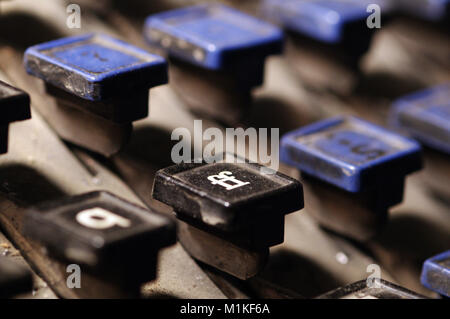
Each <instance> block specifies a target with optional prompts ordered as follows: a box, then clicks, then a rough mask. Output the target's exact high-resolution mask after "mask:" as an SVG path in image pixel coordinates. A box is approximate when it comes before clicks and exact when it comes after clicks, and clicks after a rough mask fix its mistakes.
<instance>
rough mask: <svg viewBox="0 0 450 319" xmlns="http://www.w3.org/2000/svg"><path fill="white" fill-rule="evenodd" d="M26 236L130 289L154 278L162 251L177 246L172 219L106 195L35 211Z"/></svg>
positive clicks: (76, 198) (28, 217)
mask: <svg viewBox="0 0 450 319" xmlns="http://www.w3.org/2000/svg"><path fill="white" fill-rule="evenodd" d="M25 234H26V235H27V236H29V237H31V238H33V239H36V240H38V241H40V242H42V243H43V244H44V245H45V246H46V247H47V249H48V251H49V253H51V254H52V255H54V256H56V257H57V258H60V259H63V260H66V261H69V262H72V263H76V264H79V265H80V267H81V269H82V270H83V269H87V270H88V271H89V272H91V273H93V274H94V275H98V276H102V277H104V278H107V279H109V280H112V281H114V282H118V283H119V284H122V285H125V286H130V285H131V286H134V285H137V284H140V283H143V282H146V281H150V280H152V279H154V278H155V275H156V257H157V253H158V251H159V250H160V249H162V248H163V247H166V246H169V245H172V244H174V243H175V228H174V224H173V222H171V221H170V220H169V219H168V218H167V217H164V216H162V215H160V214H157V213H154V212H152V211H149V210H147V209H145V208H142V207H139V206H135V205H133V204H131V203H129V202H127V201H125V200H123V199H121V198H119V197H116V196H114V195H113V194H111V193H108V192H103V191H100V192H92V193H87V194H83V195H78V196H74V197H71V198H66V199H62V200H59V201H55V202H49V203H44V204H42V205H41V206H38V207H36V208H34V209H30V210H29V212H27V215H26V220H25Z"/></svg>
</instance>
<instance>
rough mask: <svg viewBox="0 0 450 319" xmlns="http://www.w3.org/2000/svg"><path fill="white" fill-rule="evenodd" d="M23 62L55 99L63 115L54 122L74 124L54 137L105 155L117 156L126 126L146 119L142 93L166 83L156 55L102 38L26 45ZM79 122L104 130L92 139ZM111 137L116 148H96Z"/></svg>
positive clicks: (163, 66)
mask: <svg viewBox="0 0 450 319" xmlns="http://www.w3.org/2000/svg"><path fill="white" fill-rule="evenodd" d="M24 64H25V67H26V70H27V72H28V73H29V74H31V75H33V76H36V77H38V78H40V79H42V80H44V81H45V85H46V90H47V93H49V94H50V95H52V96H54V97H55V99H56V100H57V102H58V107H59V111H60V112H61V114H62V115H61V116H62V117H63V118H62V119H58V120H59V121H65V118H64V115H65V116H66V117H67V118H68V120H67V123H69V124H70V123H72V122H73V123H75V124H72V126H76V128H71V127H68V128H67V129H66V132H61V134H60V135H62V137H63V138H65V139H67V140H69V141H71V142H73V143H75V144H78V145H81V146H84V147H87V148H88V149H90V150H93V151H98V152H101V153H106V154H105V155H110V154H111V153H114V152H117V151H118V150H119V149H120V146H122V144H124V140H126V138H127V137H128V135H129V133H130V130H131V122H133V121H136V120H138V119H142V118H145V117H146V116H147V115H148V94H149V93H148V90H149V89H150V88H152V87H154V86H158V85H161V84H165V83H167V81H168V78H167V64H166V62H165V60H164V59H163V58H162V57H160V56H157V55H154V54H150V53H148V52H146V51H144V50H142V49H140V48H137V47H134V46H132V45H130V44H128V43H125V42H122V41H120V40H117V39H114V38H111V37H109V36H107V35H103V34H86V35H82V36H75V37H68V38H62V39H58V40H54V41H50V42H47V43H42V44H38V45H36V46H33V47H30V48H28V49H27V51H26V52H25V57H24ZM80 112H81V115H78V114H79V113H80ZM74 117H76V118H75V119H74ZM56 120H57V119H56V115H55V121H56ZM85 121H89V122H94V123H95V124H94V125H98V126H100V127H105V129H104V130H101V129H100V130H99V132H100V133H96V134H101V132H102V131H103V132H104V133H103V135H100V136H99V137H98V138H97V139H96V138H95V136H94V137H93V136H91V135H95V133H94V132H93V130H92V129H89V126H88V124H85V125H84V126H83V127H78V126H79V125H83V122H85ZM83 128H84V130H83ZM83 131H89V132H90V134H88V135H89V136H83V133H82V132H83ZM111 131H113V133H111ZM75 132H76V133H75ZM115 135H116V136H118V137H117V143H116V144H118V145H113V146H109V147H113V148H114V149H113V150H105V149H107V148H108V147H107V146H104V147H103V148H102V147H101V146H98V144H101V143H102V139H103V140H107V139H109V138H111V137H112V136H115ZM95 141H97V143H95Z"/></svg>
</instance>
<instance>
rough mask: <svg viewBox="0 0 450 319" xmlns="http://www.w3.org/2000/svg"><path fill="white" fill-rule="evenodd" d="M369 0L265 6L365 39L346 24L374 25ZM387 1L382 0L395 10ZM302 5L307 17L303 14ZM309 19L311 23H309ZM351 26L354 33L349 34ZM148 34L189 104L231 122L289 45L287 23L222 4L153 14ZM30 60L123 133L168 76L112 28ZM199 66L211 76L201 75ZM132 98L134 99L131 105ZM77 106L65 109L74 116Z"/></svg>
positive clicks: (33, 51)
mask: <svg viewBox="0 0 450 319" xmlns="http://www.w3.org/2000/svg"><path fill="white" fill-rule="evenodd" d="M366 2H367V1H366ZM366 2H363V3H361V2H359V1H345V2H342V1H319V2H317V1H314V2H311V1H291V0H289V1H266V2H265V4H264V6H265V7H267V10H266V11H268V12H271V13H273V14H275V15H276V19H275V20H277V21H281V22H282V23H281V24H282V25H283V26H284V27H285V28H288V29H292V28H293V29H295V30H296V31H297V32H301V33H306V34H308V35H309V36H312V37H314V38H317V39H319V40H322V41H325V42H330V43H335V42H349V43H350V42H352V43H353V42H358V43H359V47H361V41H356V39H355V38H354V36H355V34H359V33H360V32H354V31H351V30H350V29H352V28H351V27H347V25H349V26H353V23H354V21H358V23H359V25H360V26H359V28H360V29H364V30H369V31H370V29H368V28H367V26H366V25H365V19H366V18H367V15H368V13H367V10H366V6H367V3H366ZM388 3H389V2H386V1H379V2H378V4H380V5H381V7H382V8H383V10H387V11H389V9H388V8H390V5H389V4H388ZM297 10H298V14H299V15H305V16H306V17H308V19H303V18H301V19H300V18H298V17H297V14H296V12H297ZM316 20H317V21H316ZM302 21H308V23H307V24H305V25H303V24H302ZM311 21H316V23H310V22H311ZM294 22H295V23H294ZM297 23H299V24H300V25H297ZM302 26H304V27H302ZM324 26H325V27H324ZM306 27H307V29H305V28H306ZM308 28H311V29H310V30H309V29H308ZM349 28H350V29H349ZM346 32H347V33H348V35H349V36H350V39H348V40H345V39H344V37H345V35H344V33H346ZM144 36H145V38H146V39H147V40H148V42H149V43H150V44H151V45H156V46H159V47H160V48H162V49H163V50H164V51H165V52H166V53H167V55H168V56H169V58H170V59H171V61H170V62H171V64H172V69H173V72H174V74H173V80H172V84H173V85H174V87H175V88H177V90H178V91H179V92H180V93H181V96H183V97H184V96H188V98H187V105H188V106H189V107H190V108H191V109H192V110H194V111H196V112H198V113H205V114H208V115H210V116H212V117H214V118H220V119H221V120H222V121H225V122H236V121H237V120H238V119H239V116H240V115H242V114H241V113H242V112H244V111H245V110H243V109H245V108H246V105H248V104H249V99H250V95H251V94H250V91H251V89H253V88H254V87H256V86H259V85H261V84H262V82H263V76H264V65H265V59H266V58H267V57H268V56H269V55H274V54H280V53H281V52H282V48H283V32H282V30H281V29H279V28H277V27H275V26H273V25H271V24H269V23H267V22H264V21H261V20H259V19H256V18H253V17H251V16H248V15H246V14H244V13H241V12H239V11H237V10H234V9H231V8H229V7H226V6H224V5H218V4H204V5H198V6H193V7H187V8H182V9H177V10H173V11H168V12H163V13H159V14H155V15H152V16H150V17H149V18H148V19H147V21H146V23H145V27H144ZM364 39H369V37H366V36H365V37H364ZM25 66H26V69H27V71H28V72H29V73H30V74H32V75H34V76H37V77H39V78H41V79H43V80H44V81H45V83H46V85H47V91H48V93H50V95H52V96H55V97H56V98H57V100H58V102H60V104H61V107H62V108H63V106H69V107H70V108H73V107H75V108H81V109H82V110H84V111H88V112H89V113H92V114H94V115H95V116H99V117H101V118H103V119H105V120H107V121H111V122H112V123H114V124H120V125H121V129H122V130H124V132H123V133H122V135H121V136H123V137H122V138H123V139H125V138H126V137H125V136H124V135H126V132H125V131H126V130H130V127H129V126H125V124H128V123H131V122H133V121H136V120H138V119H141V118H144V117H146V116H147V115H148V89H149V88H151V87H154V86H157V85H161V84H165V83H167V64H166V61H165V60H164V59H163V58H161V57H159V56H156V55H153V54H150V53H148V52H146V51H144V50H141V49H139V48H136V47H134V46H132V45H129V44H127V43H124V42H122V41H119V40H116V39H113V38H111V37H109V36H105V35H92V34H91V35H83V36H77V37H70V38H64V39H59V40H55V41H51V42H48V43H43V44H40V45H37V46H34V47H32V48H29V49H28V50H27V52H26V53H25ZM192 73H198V74H203V75H205V76H204V77H203V80H202V79H201V78H202V77H201V76H200V77H199V76H195V75H193V74H192ZM204 78H207V79H208V80H207V81H205V80H204ZM197 82H198V83H197ZM193 83H197V84H195V85H197V86H204V87H205V88H206V89H205V90H201V91H202V92H204V91H213V92H216V91H217V94H207V95H205V94H201V96H199V95H198V94H196V91H198V90H192V86H193V85H194V84H193ZM61 90H62V91H66V92H68V93H70V94H66V92H62V91H61ZM130 92H133V94H130ZM215 95H217V96H218V97H215ZM205 96H206V97H205ZM216 99H217V100H216ZM130 101H132V105H133V107H129V105H130ZM224 101H225V102H224ZM211 105H214V107H211ZM70 111H71V109H69V110H66V112H67V113H70V115H72V116H73V112H70ZM68 116H69V115H68ZM80 122H82V121H80ZM64 135H65V137H66V138H67V139H69V140H70V141H71V142H74V143H75V144H77V142H78V144H79V143H81V144H83V143H82V142H80V141H77V138H78V139H79V138H80V137H78V136H76V135H75V136H68V135H69V134H64ZM110 135H113V134H110ZM86 144H88V142H86V141H84V144H83V145H82V146H84V147H87V148H90V149H91V150H94V151H96V150H95V149H93V148H94V146H91V145H86ZM118 149H119V147H117V148H116V149H115V150H114V151H118ZM100 152H101V151H100ZM111 152H112V151H111ZM103 153H107V151H104V152H103ZM105 155H111V154H105Z"/></svg>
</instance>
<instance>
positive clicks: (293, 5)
mask: <svg viewBox="0 0 450 319" xmlns="http://www.w3.org/2000/svg"><path fill="white" fill-rule="evenodd" d="M370 4H377V5H379V6H380V8H381V9H382V13H385V12H386V13H387V12H388V10H390V9H391V5H390V3H389V2H388V1H373V0H364V1H361V0H350V1H349V0H281V1H280V0H265V1H264V2H263V10H264V13H265V14H266V16H267V17H268V18H270V19H271V20H273V21H275V22H277V23H278V24H280V25H281V26H283V27H284V28H286V29H289V30H292V31H294V32H298V33H300V34H304V35H306V36H308V37H311V38H314V39H316V40H319V41H322V42H326V43H339V42H346V41H350V40H352V41H357V40H358V39H359V37H358V38H353V39H349V37H352V36H356V35H357V33H356V32H355V30H359V31H364V29H369V28H368V26H367V23H366V20H367V18H368V17H369V15H370V14H371V11H370V10H369V11H368V10H367V8H368V6H369V5H370Z"/></svg>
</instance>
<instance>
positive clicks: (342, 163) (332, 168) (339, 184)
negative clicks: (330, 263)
mask: <svg viewBox="0 0 450 319" xmlns="http://www.w3.org/2000/svg"><path fill="white" fill-rule="evenodd" d="M280 159H281V161H283V162H285V163H287V164H289V165H291V166H294V167H296V168H297V169H299V170H300V171H301V174H302V176H303V178H304V182H305V185H306V186H307V187H305V189H306V191H307V192H310V194H307V197H306V198H311V199H310V200H311V202H310V203H309V204H308V205H309V206H310V207H314V209H312V210H311V212H312V213H313V215H314V216H315V217H316V218H317V219H318V221H319V222H320V223H321V224H322V225H323V226H324V227H326V228H328V229H331V230H334V231H336V232H339V233H341V234H344V235H347V236H350V237H352V238H356V239H358V240H366V239H368V238H370V237H371V236H373V235H374V234H375V233H376V232H377V230H379V228H380V227H381V226H382V225H383V224H384V222H385V221H386V218H387V211H388V209H389V207H391V206H393V205H396V204H398V203H400V202H401V201H402V199H403V188H404V180H405V177H406V176H407V175H408V174H410V173H412V172H415V171H417V170H419V169H420V168H421V165H422V163H421V149H420V146H419V145H418V144H417V143H416V142H415V141H413V140H410V139H407V138H404V137H402V136H400V135H397V134H395V133H392V132H389V131H387V130H385V129H383V128H381V127H378V126H375V125H373V124H370V123H368V122H365V121H363V120H360V119H358V118H355V117H350V116H349V117H337V118H331V119H327V120H323V121H320V122H317V123H314V124H311V125H308V126H305V127H302V128H300V129H298V130H295V131H293V132H290V133H287V134H286V135H285V136H283V137H282V140H281V152H280ZM316 200H318V201H316Z"/></svg>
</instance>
